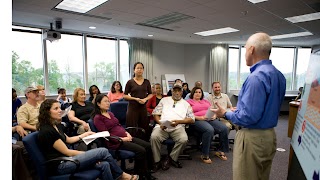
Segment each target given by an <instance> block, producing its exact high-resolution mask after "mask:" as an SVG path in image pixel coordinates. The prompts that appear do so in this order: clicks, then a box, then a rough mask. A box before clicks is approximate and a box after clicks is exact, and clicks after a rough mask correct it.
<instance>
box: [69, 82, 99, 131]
mask: <svg viewBox="0 0 320 180" xmlns="http://www.w3.org/2000/svg"><path fill="white" fill-rule="evenodd" d="M93 110H94V106H93V104H92V103H91V102H88V101H86V94H85V91H84V89H82V88H76V89H75V90H74V93H73V102H72V108H71V110H70V112H69V113H68V118H69V120H70V121H71V122H74V123H76V124H78V125H79V127H78V132H77V133H78V134H82V133H84V132H86V131H90V127H89V124H88V123H87V121H88V120H89V119H90V115H91V113H92V111H93Z"/></svg>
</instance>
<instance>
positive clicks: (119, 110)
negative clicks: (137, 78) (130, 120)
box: [109, 101, 129, 128]
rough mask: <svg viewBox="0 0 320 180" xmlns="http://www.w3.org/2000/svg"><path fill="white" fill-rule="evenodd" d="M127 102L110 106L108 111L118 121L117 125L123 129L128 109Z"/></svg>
mask: <svg viewBox="0 0 320 180" xmlns="http://www.w3.org/2000/svg"><path fill="white" fill-rule="evenodd" d="M128 104H129V102H128V101H119V102H115V103H111V104H110V109H109V111H110V112H112V113H113V114H114V116H115V117H116V118H117V119H118V120H119V123H120V124H121V125H122V126H123V127H124V128H125V127H126V117H127V109H128Z"/></svg>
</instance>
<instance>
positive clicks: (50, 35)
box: [43, 30, 61, 42]
mask: <svg viewBox="0 0 320 180" xmlns="http://www.w3.org/2000/svg"><path fill="white" fill-rule="evenodd" d="M43 39H44V40H49V41H50V42H52V41H55V40H58V39H61V33H60V32H58V31H53V30H48V31H45V32H44V33H43Z"/></svg>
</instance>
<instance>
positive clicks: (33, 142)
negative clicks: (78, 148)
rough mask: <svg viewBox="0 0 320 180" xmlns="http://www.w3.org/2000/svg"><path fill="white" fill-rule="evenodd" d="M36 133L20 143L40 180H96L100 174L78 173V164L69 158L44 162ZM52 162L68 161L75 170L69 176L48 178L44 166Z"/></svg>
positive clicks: (94, 171)
mask: <svg viewBox="0 0 320 180" xmlns="http://www.w3.org/2000/svg"><path fill="white" fill-rule="evenodd" d="M38 133H39V132H38V131H36V132H33V133H30V134H28V135H27V136H26V137H24V138H23V139H22V142H23V144H24V146H25V148H26V150H27V152H28V154H29V156H30V158H31V160H32V161H33V162H34V165H35V167H36V171H37V174H38V177H39V179H40V180H44V179H52V180H66V179H77V180H81V179H83V180H90V179H92V180H96V179H97V178H98V177H99V176H100V174H101V172H100V171H99V170H96V169H89V170H83V171H78V169H79V167H80V162H79V161H77V160H75V159H73V158H70V157H60V158H56V159H52V160H49V161H46V160H45V158H44V156H43V154H42V152H41V150H40V147H39V144H38ZM53 161H59V162H60V161H70V162H73V163H75V164H76V166H77V168H76V170H75V171H74V172H73V173H71V174H64V175H55V176H49V175H48V173H47V169H46V164H48V163H50V162H53Z"/></svg>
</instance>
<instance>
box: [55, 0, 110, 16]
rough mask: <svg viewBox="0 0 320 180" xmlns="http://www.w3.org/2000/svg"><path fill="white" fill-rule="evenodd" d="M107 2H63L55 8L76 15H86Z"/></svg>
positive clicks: (77, 0)
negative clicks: (75, 13) (76, 13)
mask: <svg viewBox="0 0 320 180" xmlns="http://www.w3.org/2000/svg"><path fill="white" fill-rule="evenodd" d="M107 1H108V0H90V1H88V0H63V1H61V2H60V3H59V4H58V5H57V6H56V7H55V8H56V9H62V10H66V11H73V12H78V13H86V12H88V11H90V10H91V9H93V8H95V7H97V6H99V5H101V4H103V3H105V2H107Z"/></svg>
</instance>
